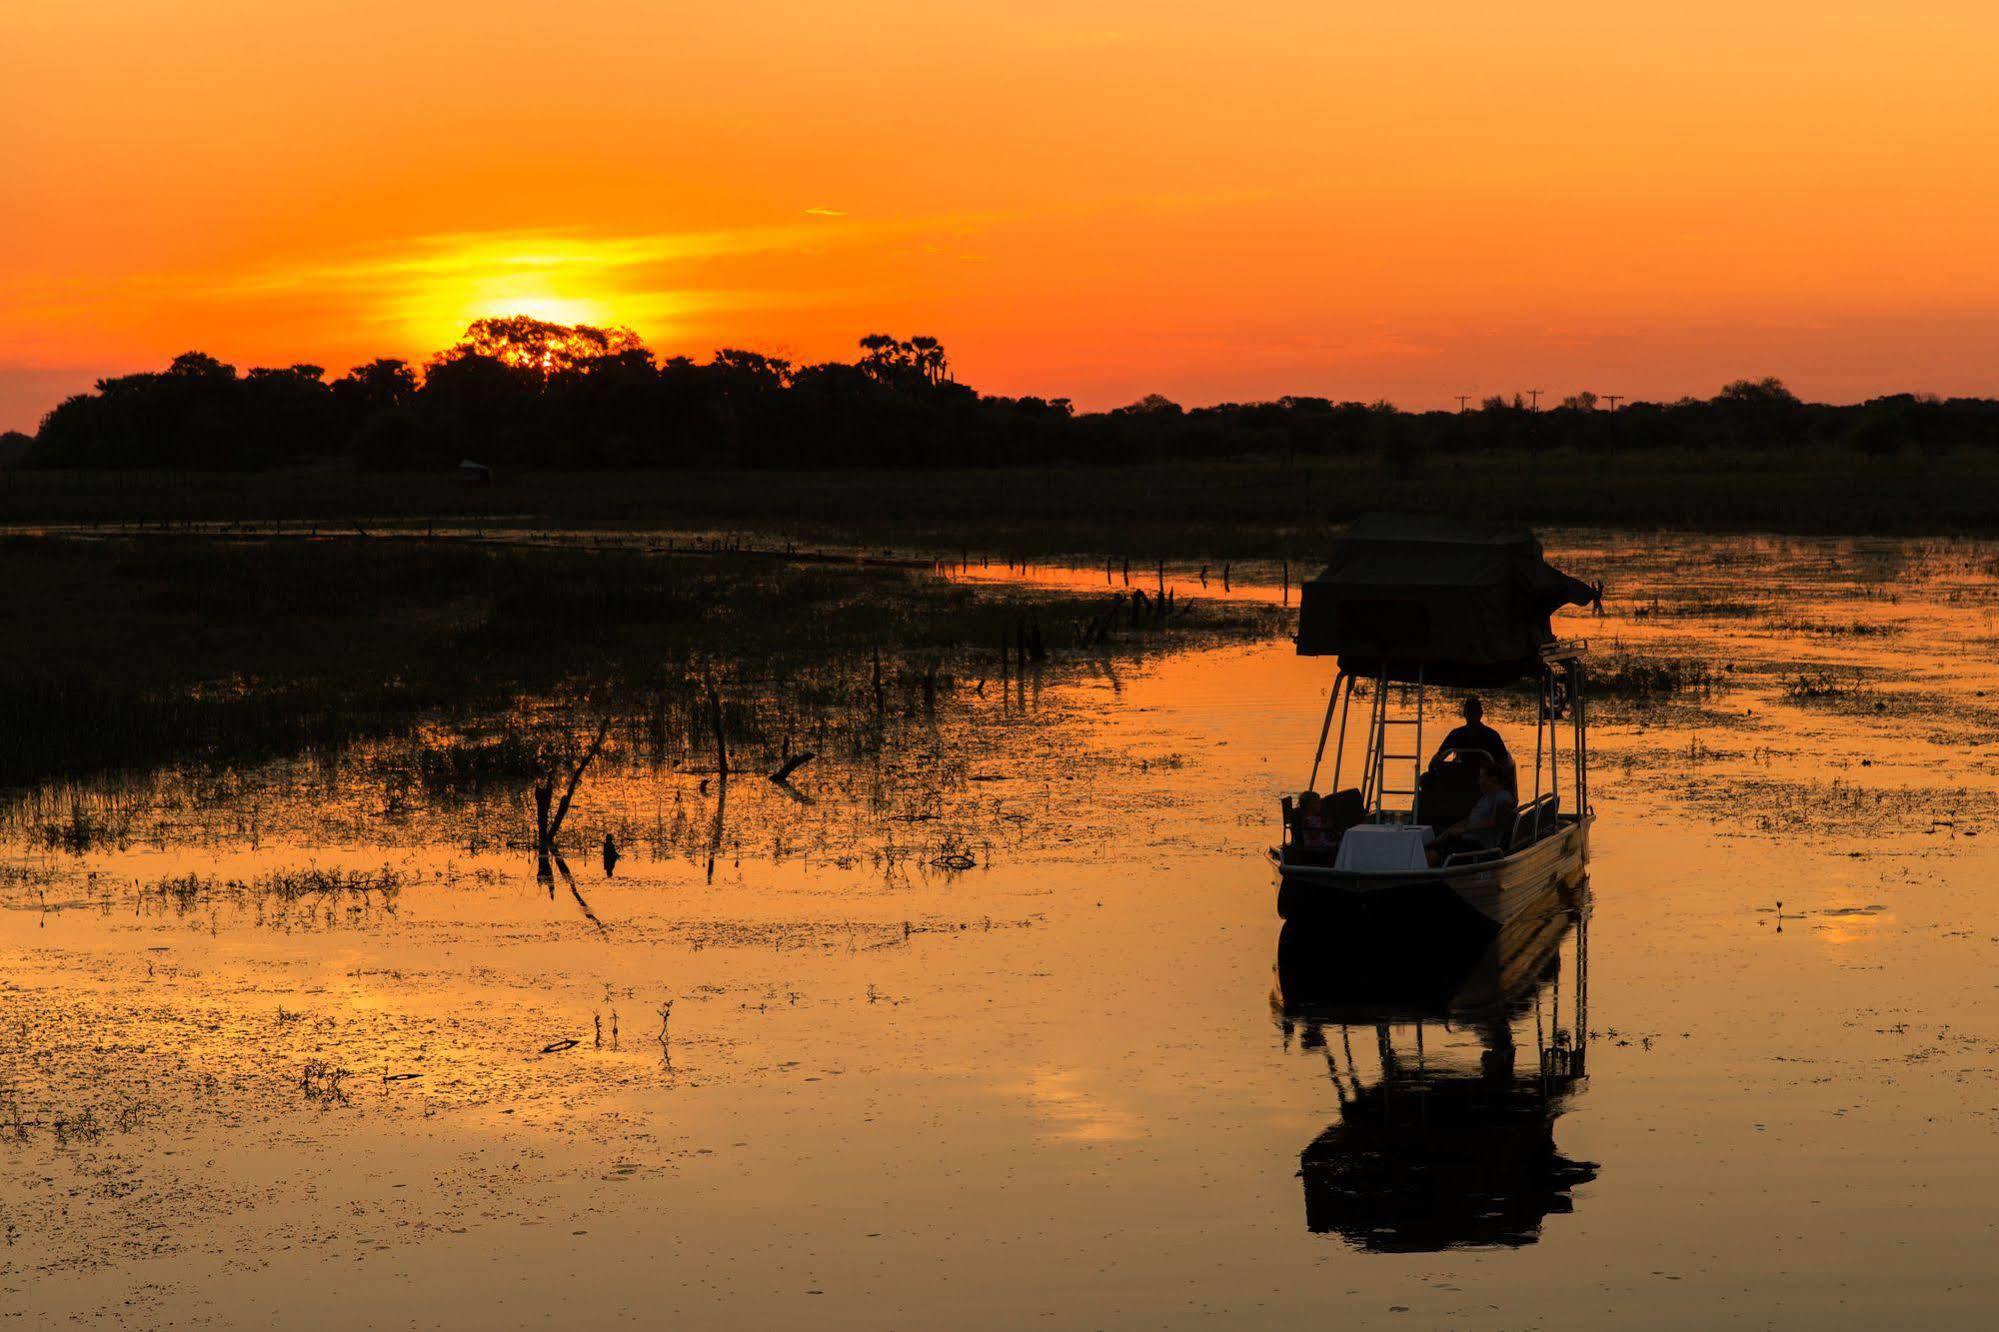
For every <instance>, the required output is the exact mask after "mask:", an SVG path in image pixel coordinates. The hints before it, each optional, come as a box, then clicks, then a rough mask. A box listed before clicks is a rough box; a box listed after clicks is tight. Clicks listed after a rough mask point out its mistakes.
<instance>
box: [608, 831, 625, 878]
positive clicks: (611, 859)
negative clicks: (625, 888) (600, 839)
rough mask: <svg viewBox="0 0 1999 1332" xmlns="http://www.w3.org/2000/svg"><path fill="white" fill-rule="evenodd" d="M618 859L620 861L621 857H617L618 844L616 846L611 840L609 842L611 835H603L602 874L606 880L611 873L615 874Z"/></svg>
mask: <svg viewBox="0 0 1999 1332" xmlns="http://www.w3.org/2000/svg"><path fill="white" fill-rule="evenodd" d="M620 859H622V857H621V856H619V855H618V844H617V843H616V842H614V841H612V840H611V834H609V833H605V834H604V874H605V877H607V878H608V877H609V876H610V875H611V874H612V873H614V872H615V871H616V870H617V868H618V861H619V860H620Z"/></svg>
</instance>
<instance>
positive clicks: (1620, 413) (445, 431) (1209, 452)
mask: <svg viewBox="0 0 1999 1332" xmlns="http://www.w3.org/2000/svg"><path fill="white" fill-rule="evenodd" d="M1995 441H1999V401H1994V400H1991V399H1985V398H1951V399H1940V398H1936V397H1931V396H1926V395H1917V394H1896V395H1893V396H1890V397H1883V398H1876V399H1872V400H1870V401H1868V402H1866V403H1862V404H1858V405H1853V406H1831V405H1826V404H1819V403H1807V402H1803V401H1801V400H1799V398H1798V397H1797V396H1796V395H1795V394H1793V393H1791V392H1790V391H1789V390H1788V389H1787V388H1785V387H1784V385H1783V384H1782V383H1781V382H1779V381H1778V380H1775V379H1760V380H1740V381H1737V382H1735V383H1732V384H1729V385H1728V386H1727V387H1725V388H1723V389H1722V390H1721V391H1720V392H1719V393H1718V394H1716V395H1715V396H1714V397H1712V398H1706V399H1697V398H1683V399H1680V400H1679V401H1676V402H1629V403H1625V404H1623V405H1622V406H1618V407H1616V409H1615V410H1606V409H1605V408H1604V406H1603V404H1602V402H1601V401H1599V400H1598V399H1597V398H1595V397H1594V396H1593V395H1591V394H1587V393H1582V394H1577V395H1575V396H1573V397H1570V398H1566V399H1563V400H1562V401H1561V402H1560V403H1559V404H1557V405H1555V406H1552V407H1549V408H1547V409H1545V410H1542V409H1539V408H1538V407H1537V405H1535V404H1532V403H1529V402H1528V401H1527V400H1526V399H1525V398H1524V397H1522V396H1520V395H1515V396H1513V397H1510V398H1503V397H1492V398H1487V399H1486V400H1485V401H1484V402H1483V403H1481V404H1480V405H1479V406H1478V407H1477V408H1475V409H1471V408H1468V407H1467V409H1465V410H1459V411H1429V412H1405V411H1401V410H1398V409H1397V408H1396V407H1394V406H1393V405H1392V404H1389V403H1386V402H1371V403H1363V402H1339V401H1334V400H1332V399H1329V398H1320V397H1302V396H1287V397H1282V398H1278V399H1276V400H1274V401H1269V402H1251V403H1224V404H1220V405H1217V406H1212V407H1196V408H1183V407H1181V406H1180V405H1179V404H1177V403H1175V402H1173V401H1171V400H1170V399H1168V398H1165V397H1162V396H1159V395H1157V394H1155V395H1152V396H1149V397H1146V398H1144V399H1141V400H1140V401H1138V402H1135V403H1132V404H1131V405H1129V406H1126V407H1120V408H1116V409H1114V410H1111V411H1104V412H1087V413H1079V412H1077V411H1075V410H1074V408H1073V406H1072V404H1071V403H1070V402H1069V401H1068V400H1067V399H1065V398H1036V397H1003V396H996V395H991V394H981V393H979V392H977V391H975V390H974V389H972V388H970V387H968V386H966V385H964V384H961V383H959V382H958V381H957V379H956V377H955V376H954V375H953V374H952V372H951V367H950V359H949V356H948V354H947V352H946V350H945V348H944V345H943V344H942V343H941V342H939V341H938V340H937V339H935V338H930V337H912V338H906V339H904V338H897V337H893V336H890V335H888V334H882V333H874V334H870V335H868V336H867V337H865V338H862V339H861V340H860V344H859V355H858V356H857V357H856V358H855V359H854V360H853V361H852V362H843V361H832V362H827V363H824V364H818V365H795V364H793V363H792V362H790V361H787V360H785V359H783V358H780V357H775V356H766V355H763V354H760V353H758V352H752V351H742V350H735V349H723V350H720V351H717V352H715V353H714V354H713V356H711V357H710V358H709V359H708V361H707V362H706V363H697V362H695V361H694V360H692V359H690V358H688V357H685V356H668V357H659V356H656V355H654V353H653V352H651V351H650V350H649V349H648V348H647V347H646V346H645V345H644V343H643V342H641V341H640V339H639V338H638V337H637V335H635V334H633V333H632V332H631V331H629V330H627V329H617V328H612V329H603V328H594V327H590V326H587V325H564V324H554V323H548V322H545V321H542V320H538V319H532V318H529V317H526V316H513V317H509V318H496V319H482V320H479V321H477V322H476V323H474V324H473V325H472V326H471V327H470V328H469V329H467V330H466V335H465V337H464V339H463V340H462V341H460V342H459V343H457V344H456V345H455V346H453V347H451V348H450V349H448V350H446V351H444V352H441V353H439V354H437V355H436V356H433V357H431V358H430V359H429V360H428V362H426V363H425V365H424V366H423V367H422V370H421V373H419V371H418V368H417V367H416V366H414V365H412V364H410V363H409V362H407V361H403V360H398V359H394V358H382V359H378V360H374V361H370V362H368V363H367V364H365V365H359V366H356V367H354V368H353V369H352V370H349V371H348V372H347V373H346V374H344V375H342V376H340V377H339V378H337V379H332V380H329V379H328V378H327V376H326V372H325V370H324V369H323V368H322V367H319V366H315V365H293V366H285V367H282V368H257V369H252V370H250V371H249V372H248V373H242V374H239V373H238V372H237V370H236V368H235V367H233V366H230V365H227V364H224V363H223V362H221V361H218V360H217V359H215V358H214V357H212V356H208V355H206V354H204V353H201V352H188V353H186V354H184V355H182V356H179V357H176V358H175V359H174V361H173V363H172V364H171V365H169V366H168V367H167V368H166V369H165V370H162V371H158V372H152V373H145V374H134V375H123V376H119V377H117V378H112V379H104V380H100V381H98V383H97V386H96V390H95V391H94V392H91V393H83V394H78V395H77V396H75V397H72V398H70V399H68V400H67V401H65V402H63V403H62V404H60V405H59V406H57V407H56V408H55V409H54V410H53V411H51V412H50V413H49V414H48V415H47V416H46V417H45V418H44V419H43V421H42V424H41V428H40V430H39V431H38V432H37V434H36V435H35V436H33V437H32V439H30V440H26V441H20V440H18V439H16V440H15V441H13V442H14V443H16V444H18V445H19V449H18V451H19V452H20V453H21V454H23V455H24V458H23V460H24V461H25V462H26V463H27V464H28V465H31V466H44V467H114V468H144V467H168V468H179V469H217V470H221V469H241V468H263V467H277V466H286V465H293V464H299V463H306V462H320V461H325V460H329V459H342V458H344V459H347V460H350V461H352V462H353V463H354V464H356V465H358V466H361V467H364V468H371V469H382V470H396V469H435V468H438V467H443V466H448V465H450V464H453V463H456V462H458V461H460V460H461V459H467V458H469V459H473V460H475V461H478V462H481V463H486V464H498V465H530V466H543V467H559V468H606V467H695V466H724V467H728V466H734V467H748V468H821V467H857V466H858V467H870V466H877V467H926V466H988V465H1005V464H1013V463H1028V462H1080V463H1121V462H1141V461H1156V460H1163V459H1173V458H1228V457H1246V456H1261V457H1286V458H1293V459H1296V458H1300V457H1314V456H1354V455H1376V456H1378V457H1380V458H1381V459H1382V460H1383V461H1385V462H1386V463H1388V464H1389V465H1390V466H1392V467H1397V468H1413V467H1415V466H1418V465H1420V463H1421V462H1422V460H1423V459H1425V458H1426V457H1429V456H1431V455H1450V454H1459V453H1474V452H1500V451H1516V450H1530V451H1531V450H1557V449H1573V450H1577V451H1584V452H1616V451H1622V450H1650V449H1672V448H1678V449H1696V450H1698V449H1717V450H1746V449H1754V450H1760V449H1793V448H1811V449H1817V450H1831V449H1848V450H1855V451H1859V452H1863V453H1875V454H1889V453H1897V452H1901V451H1904V450H1920V451H1926V452H1927V451H1939V450H1945V449H1951V448H1958V447H1964V446H1989V445H1991V444H1992V443H1994V442H1995Z"/></svg>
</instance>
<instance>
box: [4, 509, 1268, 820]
mask: <svg viewBox="0 0 1999 1332" xmlns="http://www.w3.org/2000/svg"><path fill="white" fill-rule="evenodd" d="M0 574H4V576H6V577H7V579H8V581H9V585H10V586H12V587H14V588H16V589H20V596H19V598H18V600H19V602H20V604H19V605H17V606H16V607H15V610H16V612H17V614H18V615H19V617H20V618H21V619H22V620H23V622H26V623H31V624H33V625H34V626H35V628H36V633H35V635H34V637H33V639H32V641H26V640H24V639H22V638H21V637H19V636H17V637H16V638H15V639H14V640H13V641H12V642H10V643H7V644H5V645H0V786H7V785H13V786H30V785H33V784H36V783H40V782H45V781H47V780H49V779H52V778H65V777H77V776H89V775H97V774H102V773H106V772H117V771H134V772H136V771H144V770H148V769H151V768H155V767H158V766H161V765H164V764H168V763H174V762H181V761H186V762H190V763H194V764H200V765H208V766H211V767H214V766H229V765H242V764H249V763H254V762H256V761H258V760H261V759H266V758H273V757H281V756H285V755H289V754H294V753H299V752H306V751H321V752H326V753H337V752H340V751H342V750H344V749H346V748H348V747H349V746H351V745H352V744H354V742H356V741H358V740H362V739H366V738H371V737H383V736H388V737H400V738H406V739H412V738H413V739H418V740H422V739H423V735H422V728H424V727H426V726H442V727H444V728H445V729H444V730H443V731H441V732H439V733H438V735H439V736H441V737H443V738H440V739H438V741H437V743H435V744H427V743H422V744H419V745H418V748H417V757H416V759H415V761H414V764H413V767H412V768H411V769H410V771H409V772H408V773H407V774H406V775H405V778H406V780H403V781H402V782H401V783H400V785H392V786H391V787H390V788H389V789H388V790H387V791H386V792H385V797H384V803H385V806H388V807H390V809H391V811H392V810H393V807H394V806H395V805H396V804H397V803H398V802H399V801H402V800H404V799H405V798H406V797H405V795H404V794H403V792H402V790H401V787H402V786H409V785H413V786H415V787H418V788H421V789H424V790H427V791H439V792H443V791H454V790H455V791H463V790H468V789H479V788H482V787H484V786H486V785H489V784H493V783H498V782H510V781H517V780H518V779H520V778H521V777H523V776H526V775H529V774H531V773H532V772H533V771H534V770H535V769H536V768H537V767H539V766H543V765H545V764H546V763H547V761H548V759H549V757H550V751H549V749H548V748H547V741H546V738H545V737H542V736H537V735H532V734H530V735H516V734H509V733H507V732H505V731H502V732H500V733H498V734H492V733H490V732H482V731H481V730H480V729H479V728H480V727H481V726H490V724H491V723H490V721H489V720H487V719H490V718H492V717H494V716H496V715H497V716H507V715H510V714H512V713H515V712H518V711H519V710H521V709H522V708H523V707H524V706H532V705H534V703H535V701H537V700H540V701H543V702H546V701H547V700H551V699H554V700H567V701H568V702H569V703H570V704H571V705H572V711H573V710H574V709H575V708H576V707H587V708H589V709H595V710H600V711H601V710H604V709H607V708H608V709H612V710H615V711H616V712H617V713H618V714H619V716H620V719H621V720H622V721H625V722H627V723H629V722H630V720H631V719H633V718H639V719H642V725H639V726H638V727H636V728H635V733H634V734H633V735H632V737H631V739H632V742H633V747H634V748H635V749H637V748H640V747H642V746H644V745H646V744H650V746H651V748H652V749H653V750H654V751H655V752H657V753H665V752H668V751H673V752H675V753H676V754H681V753H684V752H685V751H686V750H688V749H690V748H692V747H694V746H695V745H697V744H700V743H701V742H703V741H711V740H712V733H713V729H714V728H713V726H712V724H711V723H710V722H709V721H708V720H706V719H705V718H704V716H703V715H702V710H701V706H700V705H701V698H700V692H701V691H700V687H699V686H700V683H701V682H702V681H704V680H706V679H707V678H709V677H711V676H712V677H714V678H716V679H717V680H718V681H719V682H720V685H721V687H722V689H723V691H724V693H725V696H726V698H727V701H728V707H727V708H726V709H725V717H726V720H725V722H724V729H725V730H726V731H727V732H728V733H729V736H730V739H731V741H732V742H737V741H740V742H741V743H743V744H744V745H746V746H748V747H750V748H751V749H753V750H756V751H758V752H759V753H761V752H762V751H764V750H771V751H773V752H782V750H783V749H784V747H785V746H786V745H787V744H794V743H803V742H804V740H805V738H806V737H808V736H816V737H827V736H833V737H837V738H839V739H840V740H841V742H842V743H843V744H844V745H846V746H847V747H849V748H853V749H856V750H862V749H867V748H870V747H878V746H879V744H880V743H881V741H882V739H883V738H884V737H885V736H886V734H887V733H888V732H889V731H890V730H892V729H893V726H892V723H893V722H894V721H895V720H896V719H897V718H907V717H909V716H911V715H921V714H923V713H926V712H931V711H934V710H935V709H937V708H939V707H946V706H949V705H950V703H951V701H952V699H953V697H954V696H955V695H957V694H958V693H960V692H961V691H962V690H964V689H966V688H970V689H971V690H972V691H973V692H975V693H977V692H980V691H982V690H983V689H985V688H987V687H988V686H989V683H990V684H991V685H996V684H997V682H998V681H999V680H1000V679H1001V678H1002V676H1005V677H1007V678H1011V679H1015V680H1017V679H1018V678H1019V675H1020V673H1021V668H1022V666H1023V665H1024V664H1026V663H1023V662H1022V661H1020V660H1018V659H1014V660H1009V661H1008V662H1006V663H1004V664H1003V663H1002V662H1001V661H1000V653H1001V645H1002V644H1003V643H1004V644H1008V645H1010V646H1009V647H1008V649H1007V650H1008V652H1009V654H1011V653H1012V652H1013V646H1012V645H1018V644H1019V642H1020V640H1021V638H1022V636H1023V635H1025V634H1027V633H1028V632H1029V630H1030V629H1031V630H1032V633H1033V637H1034V641H1035V642H1036V643H1037V644H1039V645H1040V649H1039V650H1040V651H1041V652H1042V654H1043V655H1044V656H1045V660H1040V661H1036V662H1034V663H1032V664H1033V665H1034V666H1035V667H1037V668H1038V669H1040V670H1042V671H1045V672H1047V673H1050V674H1051V675H1052V674H1054V673H1059V672H1060V671H1062V670H1064V669H1067V668H1069V667H1072V666H1074V665H1076V664H1078V663H1079V662H1081V661H1084V660H1100V659H1107V658H1115V657H1130V656H1138V655H1143V654H1144V653H1147V652H1150V651H1152V650H1155V649H1156V648H1159V647H1165V646H1169V645H1173V646H1178V645H1185V644H1187V643H1189V642H1198V641H1202V640H1213V639H1219V638H1227V637H1244V636H1255V635H1260V634H1268V633H1271V632H1274V631H1275V630H1276V628H1277V626H1278V624H1279V622H1280V620H1281V614H1280V613H1279V612H1277V611H1276V610H1274V609H1273V608H1269V607H1262V606H1250V605H1241V604H1236V603H1225V602H1219V601H1217V602H1207V601H1194V602H1183V603H1181V604H1180V605H1179V607H1178V608H1177V609H1176V610H1175V612H1174V613H1173V614H1171V615H1148V616H1143V617H1130V616H1125V617H1123V618H1119V617H1118V616H1116V615H1113V614H1112V613H1111V611H1110V606H1111V603H1110V602H1109V600H1108V599H1098V598H1092V597H1078V596H1075V595H1072V594H1068V593H1063V592H1054V591H1025V590H1019V589H1012V588H973V587H968V586H965V585H962V584H955V583H952V582H950V581H948V580H946V579H943V578H941V577H939V576H937V575H936V574H934V573H933V572H931V571H930V570H929V569H928V568H927V567H911V566H909V565H904V564H893V563H889V564H864V563H853V562H846V563H806V564H794V563H789V562H786V561H784V560H781V559H772V558H767V557H764V556H758V555H749V554H740V553H737V552H733V551H722V552H719V553H713V554H688V553H686V552H685V551H684V550H682V551H678V552H675V553H670V554H669V553H663V552H651V551H643V550H635V549H631V548H606V549H594V548H576V547H559V548H558V547H546V546H538V545H529V544H521V545H498V544H484V543H468V542H450V541H435V542H433V541H424V540H393V539H388V538H380V537H376V538H361V537H351V538H347V539H343V540H328V539H321V540H304V539H297V540H282V541H271V540H254V541H253V540H244V539H230V540H216V539H209V538H161V537H144V538H133V537H120V538H116V539H102V540H97V539H45V540H41V541H37V542H34V543H25V542H22V541H18V540H15V541H4V542H0ZM1119 604H1123V603H1119ZM606 700H610V701H609V702H607V701H606ZM556 729H557V731H558V732H560V731H561V730H562V728H561V727H557V728H556ZM557 740H558V741H560V740H561V737H560V735H558V737H557ZM537 746H541V747H540V748H537Z"/></svg>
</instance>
